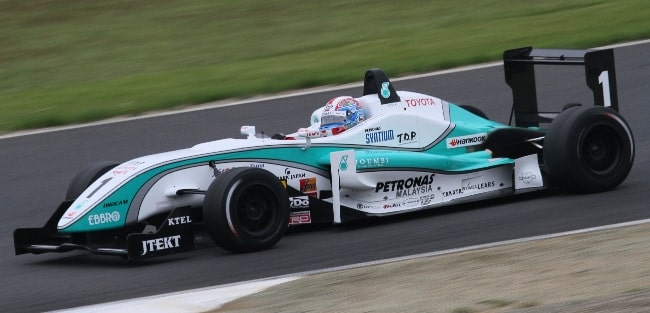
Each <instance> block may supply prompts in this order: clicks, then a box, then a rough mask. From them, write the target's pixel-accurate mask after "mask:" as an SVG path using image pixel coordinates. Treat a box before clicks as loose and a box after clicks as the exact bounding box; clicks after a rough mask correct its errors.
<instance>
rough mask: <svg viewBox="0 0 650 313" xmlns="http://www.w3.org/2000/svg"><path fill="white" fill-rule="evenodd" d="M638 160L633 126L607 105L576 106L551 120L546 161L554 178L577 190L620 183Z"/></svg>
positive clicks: (561, 184)
mask: <svg viewBox="0 0 650 313" xmlns="http://www.w3.org/2000/svg"><path fill="white" fill-rule="evenodd" d="M633 162H634V138H633V136H632V130H631V129H630V127H629V125H628V124H627V122H625V120H624V119H623V117H621V115H620V114H619V113H618V112H616V111H614V110H612V109H610V108H605V107H573V108H569V109H567V110H566V111H563V112H562V113H560V115H558V117H557V118H555V119H554V120H553V122H551V125H550V126H549V129H548V131H547V132H546V135H545V137H544V163H545V166H546V171H547V172H548V174H549V176H550V178H551V180H552V181H554V182H555V183H557V184H558V185H560V186H561V187H563V188H564V189H566V190H569V191H573V192H601V191H606V190H611V189H614V188H616V187H617V186H618V185H620V184H621V183H622V182H623V180H625V178H626V177H627V175H628V173H629V172H630V169H631V168H632V164H633Z"/></svg>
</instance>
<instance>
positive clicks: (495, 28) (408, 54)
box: [0, 0, 650, 132]
mask: <svg viewBox="0 0 650 313" xmlns="http://www.w3.org/2000/svg"><path fill="white" fill-rule="evenodd" d="M648 37H650V6H648V5H647V2H646V1H644V0H629V1H607V0H603V1H594V0H585V1H581V0H571V1H565V0H562V1H560V0H549V1H515V0H512V1H506V0H484V1H442V0H435V1H337V0H333V1H319V2H315V1H291V0H274V1H254V0H237V1H236V0H224V1H210V0H189V1H171V0H157V1H148V0H143V1H130V0H112V1H49V0H31V1H19V0H0V42H1V43H2V44H0V132H7V131H12V130H18V129H25V128H38V127H45V126H53V125H61V124H69V123H77V122H84V121H91V120H97V119H102V118H107V117H110V116H116V115H133V114H138V113H141V112H146V111H150V110H158V109H166V108H171V107H177V106H184V105H191V104H197V103H202V102H206V101H211V100H217V99H224V98H230V97H245V96H247V95H252V94H260V93H273V92H278V91H282V90H287V89H297V88H304V87H311V86H317V85H323V84H334V83H344V82H350V81H358V80H361V79H362V75H363V73H364V71H365V70H366V69H367V68H371V67H382V68H384V69H385V70H386V71H387V72H388V73H389V75H392V76H395V75H400V74H405V73H416V72H424V71H430V70H435V69H441V68H448V67H453V66H457V65H461V64H468V63H477V62H484V61H489V60H496V59H499V57H500V54H501V52H502V51H503V50H504V49H507V48H513V47H518V46H526V45H533V46H536V47H562V48H586V47H593V46H597V45H603V44H608V43H613V42H620V41H626V40H633V39H639V38H648Z"/></svg>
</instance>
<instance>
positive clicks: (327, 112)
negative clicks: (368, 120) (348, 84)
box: [320, 96, 365, 137]
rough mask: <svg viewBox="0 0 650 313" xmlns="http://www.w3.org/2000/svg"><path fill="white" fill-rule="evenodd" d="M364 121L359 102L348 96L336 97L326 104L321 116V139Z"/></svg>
mask: <svg viewBox="0 0 650 313" xmlns="http://www.w3.org/2000/svg"><path fill="white" fill-rule="evenodd" d="M364 119H365V113H364V111H363V109H362V108H361V105H360V104H359V101H357V100H356V99H354V98H352V97H349V96H341V97H336V98H334V99H332V100H330V101H328V102H327V104H326V105H325V108H324V110H323V113H322V114H321V118H320V133H321V137H325V136H333V135H337V134H340V133H342V132H344V131H346V130H347V129H349V128H352V127H353V126H355V125H357V124H358V123H359V122H361V121H363V120H364Z"/></svg>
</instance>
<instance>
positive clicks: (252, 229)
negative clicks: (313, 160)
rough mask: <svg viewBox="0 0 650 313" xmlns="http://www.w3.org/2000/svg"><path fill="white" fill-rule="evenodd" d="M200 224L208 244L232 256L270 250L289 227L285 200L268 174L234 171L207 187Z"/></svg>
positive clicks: (257, 169) (279, 187)
mask: <svg viewBox="0 0 650 313" xmlns="http://www.w3.org/2000/svg"><path fill="white" fill-rule="evenodd" d="M203 220H204V222H205V225H206V228H207V231H208V233H209V234H210V237H212V240H214V241H215V242H216V243H217V244H218V245H219V246H221V247H222V248H224V249H226V250H229V251H233V252H251V251H258V250H265V249H269V248H271V247H273V246H274V245H275V244H276V243H277V242H278V241H279V240H280V239H281V238H282V236H283V235H284V233H285V232H286V231H287V228H288V225H289V196H288V194H287V191H286V190H285V189H284V187H283V185H282V183H280V181H279V180H278V178H277V177H276V176H275V175H273V174H272V173H271V172H269V171H266V170H263V169H259V168H248V167H242V168H234V169H231V170H229V171H226V172H224V173H223V174H221V175H219V176H218V177H217V178H215V180H214V181H213V182H212V183H211V184H210V187H209V188H208V191H207V193H206V195H205V200H204V203H203Z"/></svg>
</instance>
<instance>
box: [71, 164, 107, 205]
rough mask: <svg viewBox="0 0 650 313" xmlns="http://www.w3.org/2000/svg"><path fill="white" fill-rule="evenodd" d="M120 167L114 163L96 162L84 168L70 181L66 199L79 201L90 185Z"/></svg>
mask: <svg viewBox="0 0 650 313" xmlns="http://www.w3.org/2000/svg"><path fill="white" fill-rule="evenodd" d="M118 165H119V164H118V163H116V162H112V161H96V162H93V163H90V164H88V165H86V166H84V167H82V168H81V170H79V172H77V174H76V175H75V176H74V177H73V178H72V180H71V181H70V184H69V185H68V189H67V190H66V193H65V199H66V200H74V199H77V197H79V195H81V193H82V192H84V190H86V188H88V186H90V184H92V183H93V182H95V181H96V180H97V179H98V178H99V177H100V176H102V175H104V174H105V173H106V172H108V171H110V170H111V169H113V168H115V167H116V166H118Z"/></svg>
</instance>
